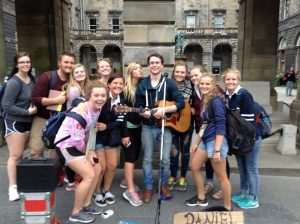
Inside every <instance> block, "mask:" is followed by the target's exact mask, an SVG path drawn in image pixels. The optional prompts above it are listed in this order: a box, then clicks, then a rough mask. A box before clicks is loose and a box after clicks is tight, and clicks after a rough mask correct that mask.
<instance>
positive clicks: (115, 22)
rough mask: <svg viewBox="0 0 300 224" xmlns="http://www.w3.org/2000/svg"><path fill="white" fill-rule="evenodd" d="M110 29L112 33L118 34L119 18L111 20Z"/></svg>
mask: <svg viewBox="0 0 300 224" xmlns="http://www.w3.org/2000/svg"><path fill="white" fill-rule="evenodd" d="M112 29H113V31H114V32H119V29H120V20H119V18H113V19H112Z"/></svg>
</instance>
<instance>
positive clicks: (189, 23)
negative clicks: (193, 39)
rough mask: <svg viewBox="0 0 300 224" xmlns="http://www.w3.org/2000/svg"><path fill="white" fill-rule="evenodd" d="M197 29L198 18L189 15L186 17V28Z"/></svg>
mask: <svg viewBox="0 0 300 224" xmlns="http://www.w3.org/2000/svg"><path fill="white" fill-rule="evenodd" d="M195 27H196V16H195V15H187V16H186V28H195Z"/></svg>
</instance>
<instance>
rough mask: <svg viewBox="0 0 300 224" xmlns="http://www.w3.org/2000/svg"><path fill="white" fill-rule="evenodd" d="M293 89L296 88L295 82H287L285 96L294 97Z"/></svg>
mask: <svg viewBox="0 0 300 224" xmlns="http://www.w3.org/2000/svg"><path fill="white" fill-rule="evenodd" d="M293 87H294V83H293V81H287V82H286V89H285V95H287V96H291V95H292V90H293Z"/></svg>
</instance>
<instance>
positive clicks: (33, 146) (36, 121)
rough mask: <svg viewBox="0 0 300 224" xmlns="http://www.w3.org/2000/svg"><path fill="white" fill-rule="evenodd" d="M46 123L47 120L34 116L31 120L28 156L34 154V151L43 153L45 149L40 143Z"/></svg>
mask: <svg viewBox="0 0 300 224" xmlns="http://www.w3.org/2000/svg"><path fill="white" fill-rule="evenodd" d="M46 122H47V119H44V118H41V117H38V116H35V117H34V118H33V120H32V126H31V132H30V138H29V148H30V154H35V152H36V151H39V152H41V153H43V152H44V151H45V149H46V147H45V146H44V143H43V141H42V130H43V128H44V126H45V124H46Z"/></svg>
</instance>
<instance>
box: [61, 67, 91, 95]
mask: <svg viewBox="0 0 300 224" xmlns="http://www.w3.org/2000/svg"><path fill="white" fill-rule="evenodd" d="M80 67H82V68H83V70H84V72H85V75H86V77H85V80H84V84H83V88H82V87H81V86H80V84H79V83H78V82H77V81H76V79H75V78H74V75H73V74H74V72H75V69H76V68H80ZM89 83H90V79H89V75H88V73H87V70H86V68H85V67H84V65H83V64H80V63H78V64H76V65H74V67H73V69H72V72H71V75H70V77H69V82H68V83H66V84H64V85H63V87H62V90H63V91H66V93H67V97H69V96H68V94H69V90H70V88H71V87H77V88H78V89H79V92H80V96H85V95H86V94H85V89H86V87H87V86H88V85H89Z"/></svg>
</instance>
